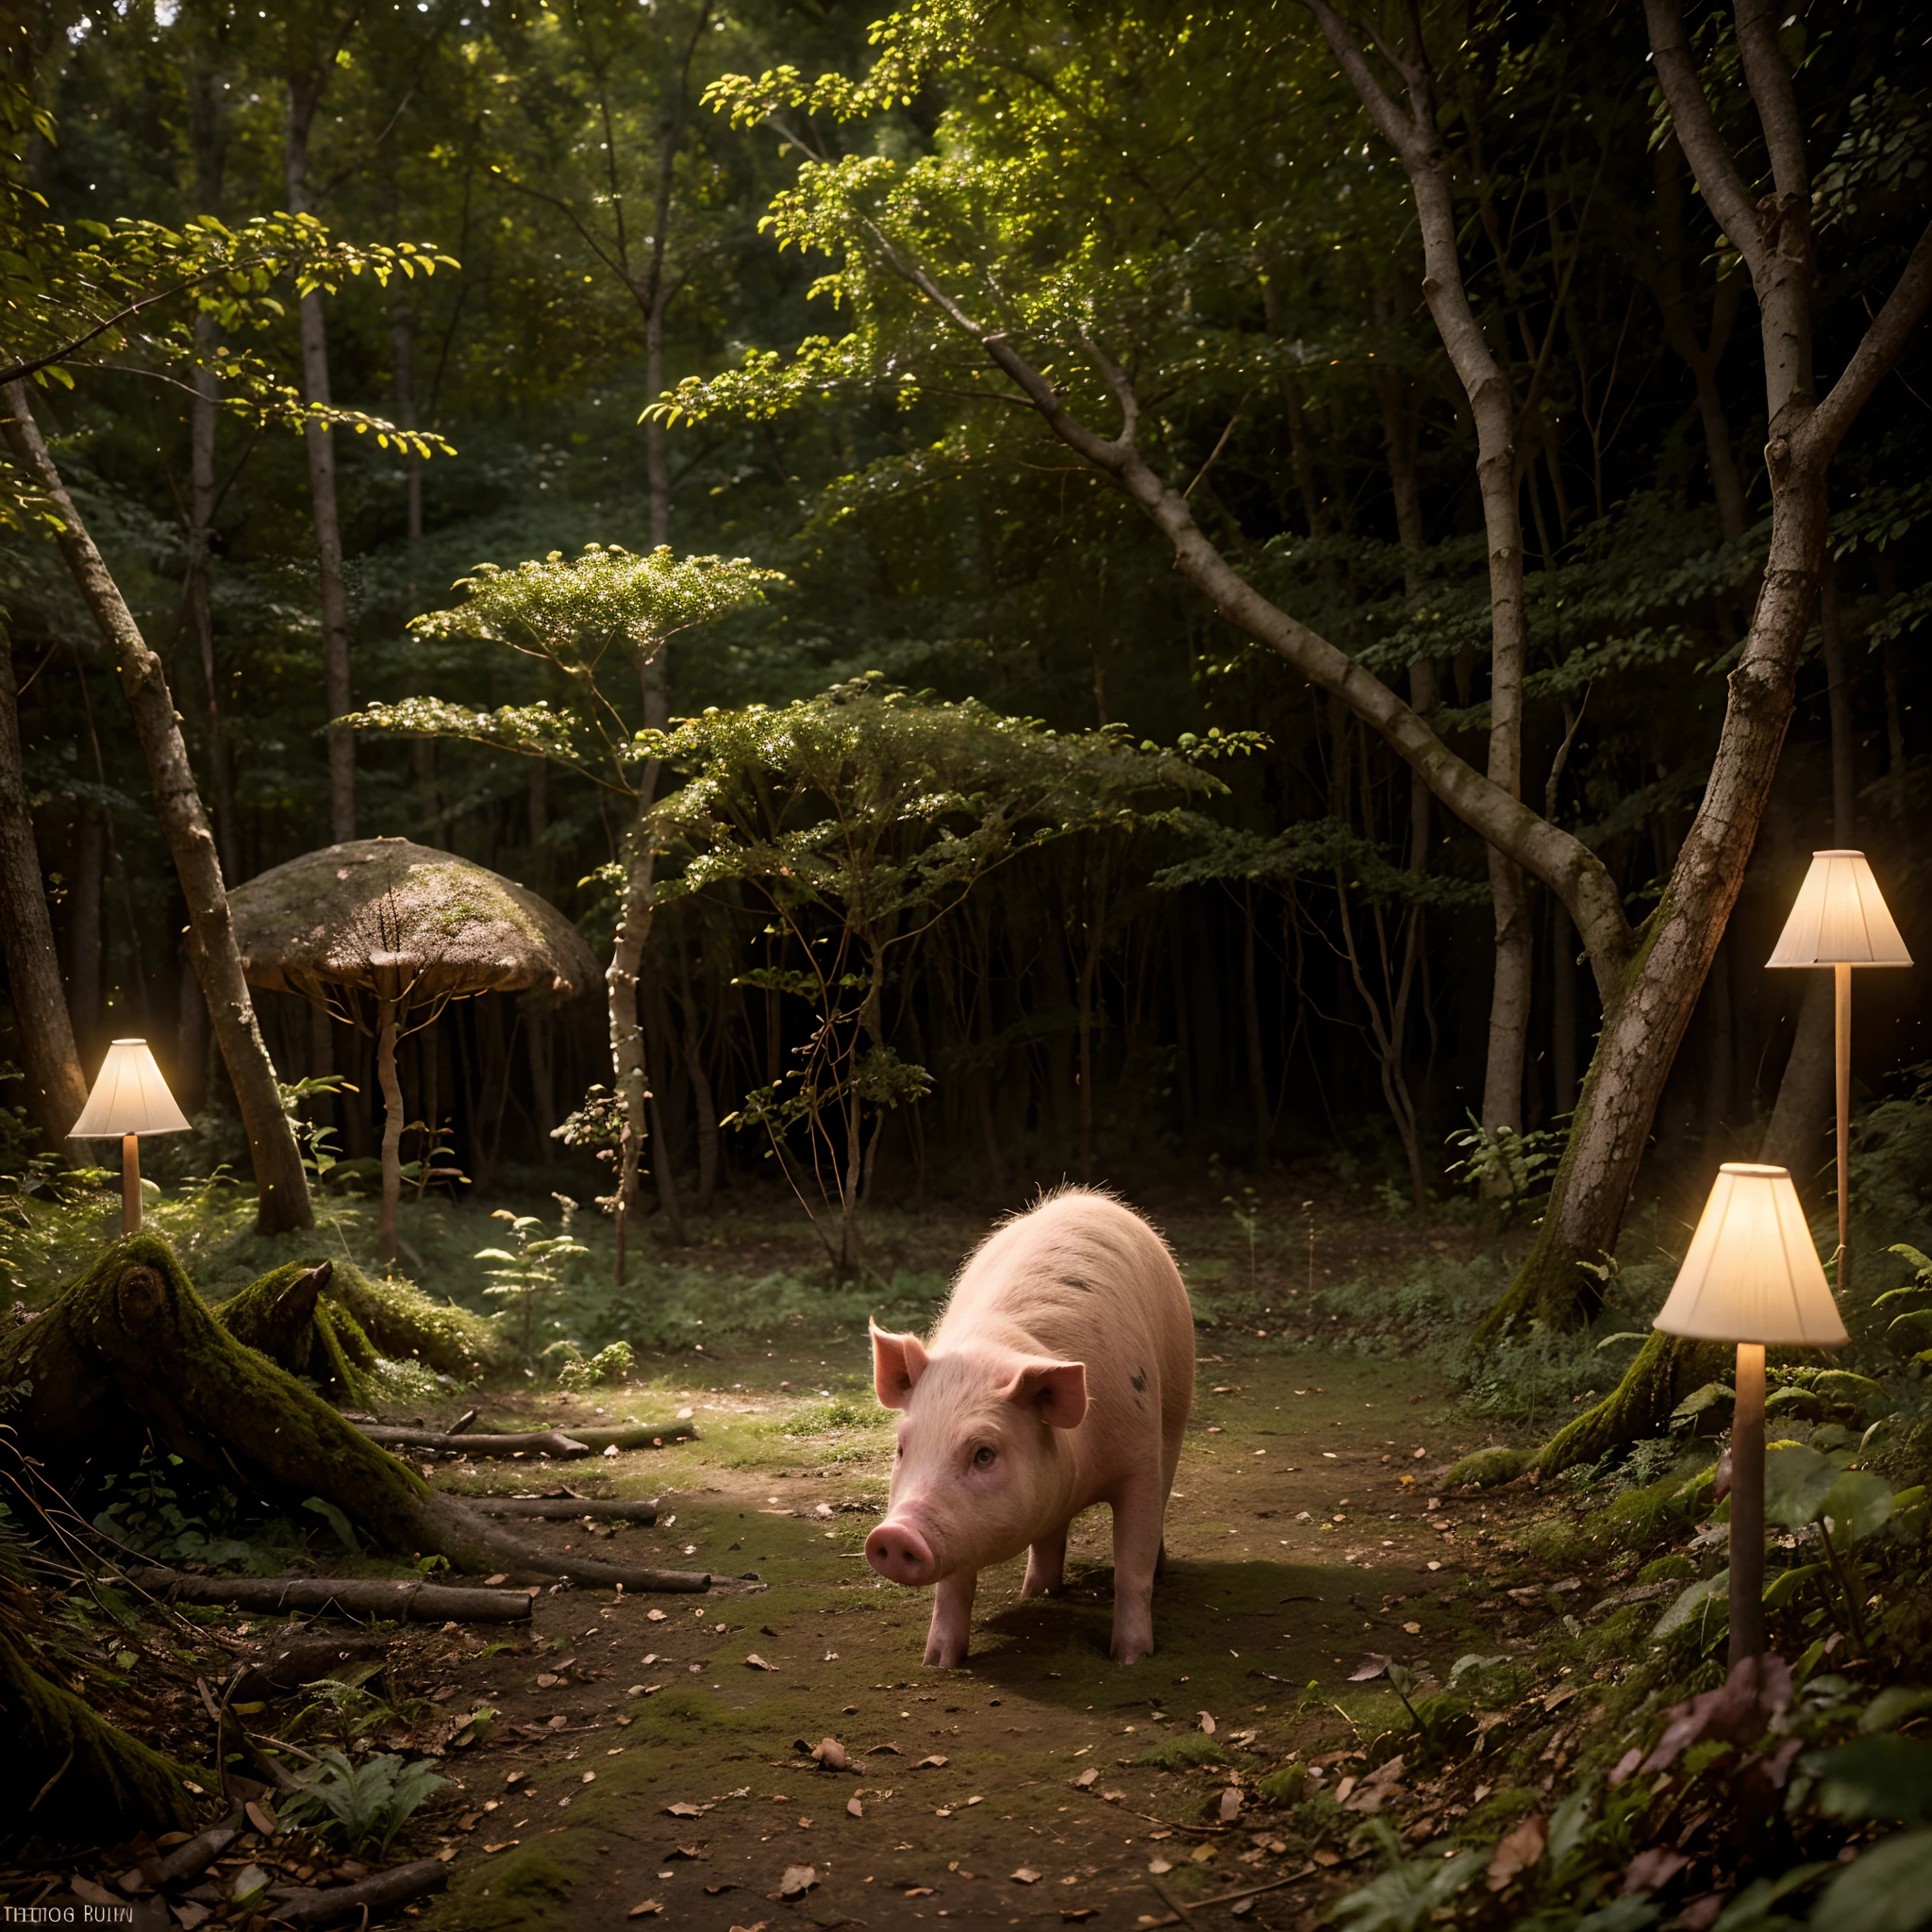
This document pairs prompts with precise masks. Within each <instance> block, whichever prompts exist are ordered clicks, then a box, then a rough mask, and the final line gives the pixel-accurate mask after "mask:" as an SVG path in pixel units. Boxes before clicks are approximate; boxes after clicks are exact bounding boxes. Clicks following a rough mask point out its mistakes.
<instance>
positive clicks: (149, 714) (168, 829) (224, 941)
mask: <svg viewBox="0 0 1932 1932" xmlns="http://www.w3.org/2000/svg"><path fill="white" fill-rule="evenodd" d="M0 398H4V400H5V402H6V404H7V408H8V423H7V425H6V430H7V441H8V446H9V447H10V448H11V449H12V451H13V454H14V457H15V458H16V459H17V460H18V461H19V463H20V464H21V466H22V468H23V469H25V471H26V472H27V474H28V475H30V476H32V477H33V479H34V481H35V482H36V483H37V484H38V485H39V486H40V488H41V489H42V491H45V493H46V495H47V498H48V500H49V501H50V502H51V503H52V505H53V507H54V510H55V513H56V515H58V517H59V519H60V523H61V529H60V533H59V539H58V541H59V544H60V551H61V555H62V556H63V557H64V558H66V561H67V567H68V570H69V572H70V573H71V574H72V575H73V577H74V581H75V587H76V588H77V589H78V590H79V591H80V593H81V596H82V598H83V599H84V600H85V601H86V603H87V606H88V608H89V610H90V611H91V612H92V616H93V620H94V625H95V626H96V628H97V629H98V630H99V632H100V634H101V639H102V641H103V642H104V643H105V644H106V645H107V647H108V652H109V654H110V657H109V661H110V662H113V663H116V664H117V665H118V666H119V669H120V673H121V689H122V690H123V691H124V692H125V693H126V697H127V702H128V706H129V708H130V709H131V710H132V711H133V713H134V723H135V728H136V730H137V731H138V732H139V734H140V737H141V747H142V752H143V754H144V755H145V757H146V759H147V769H148V777H149V780H150V782H151V783H152V785H153V787H154V794H155V816H156V818H157V820H158V823H159V824H160V828H161V834H162V836H163V837H164V838H165V839H166V840H167V841H168V850H169V852H170V854H171V855H172V856H173V858H174V860H175V872H176V874H178V875H179V877H180V881H181V891H182V894H183V896H184V897H185V898H186V900H187V902H188V957H189V959H190V961H191V962H192V965H193V967H194V974H195V977H196V978H197V979H199V980H200V982H201V990H202V995H203V997H204V998H205V999H206V1000H207V1001H208V1016H209V1018H210V1019H211V1021H212V1022H213V1024H214V1029H215V1038H216V1041H218V1042H219V1044H220V1046H221V1049H222V1058H223V1060H224V1062H225V1064H226V1066H227V1069H228V1078H229V1079H230V1080H231V1081H232V1082H233V1083H234V1088H235V1097H236V1100H237V1101H238V1102H239V1103H240V1106H241V1109H242V1126H243V1127H244V1129H245V1130H246V1132H247V1135H248V1147H249V1153H250V1156H251V1158H252V1159H253V1162H254V1167H255V1184H256V1190H257V1209H256V1226H257V1228H258V1230H259V1231H260V1232H261V1233H263V1234H283V1233H286V1232H287V1231H288V1230H290V1229H291V1228H298V1227H310V1226H313V1225H314V1215H313V1213H312V1211H311V1209H310V1208H309V1203H308V1176H307V1175H306V1174H304V1172H303V1169H302V1156H301V1152H300V1150H299V1149H298V1148H297V1146H296V1144H295V1135H294V1130H293V1129H292V1127H291V1125H290V1124H289V1119H288V1116H287V1115H286V1114H285V1113H284V1112H283V1110H282V1100H281V1094H280V1092H279V1091H277V1089H276V1086H275V1068H274V1066H273V1065H272V1064H271V1062H270V1060H269V1057H268V1048H267V1047H266V1046H265V1045H264V1044H263V1043H262V1038H261V1028H260V1026H259V1024H258V1022H257V1020H256V1015H255V1002H254V1000H253V998H252V997H251V996H250V994H249V991H248V981H247V979H246V978H245V976H244V975H243V974H242V955H241V953H240V951H239V950H238V949H237V947H236V944H235V928H234V925H233V924H232V922H231V921H230V919H229V916H228V895H227V891H226V890H225V887H224V885H223V882H222V864H221V859H220V858H219V857H218V856H217V855H216V852H215V842H214V840H213V838H212V836H211V835H210V834H209V831H208V817H207V814H206V813H205V812H204V811H203V810H202V808H201V795H200V793H199V792H198V791H196V790H195V785H194V773H193V771H192V768H191V766H190V764H189V761H188V747H187V746H186V744H185V743H183V741H182V738H181V724H180V720H179V718H178V717H177V715H176V713H175V701H174V698H173V696H172V695H171V694H170V692H169V690H168V682H167V679H166V677H165V676H164V675H162V671H161V662H160V659H159V658H157V657H156V656H155V654H154V653H153V652H152V651H151V650H149V649H148V647H147V643H146V641H145V640H144V639H143V638H142V634H141V629H140V626H139V625H137V624H136V623H135V621H134V617H133V614H132V613H131V612H130V611H129V610H128V608H127V606H126V604H125V602H124V601H123V599H122V596H121V591H120V588H119V586H117V585H116V583H115V582H114V579H113V577H112V575H110V574H109V572H108V566H107V565H106V563H104V562H103V561H102V559H101V554H100V552H99V551H98V550H96V549H95V548H94V544H93V540H92V538H91V537H90V536H89V535H88V533H87V527H86V525H84V524H83V523H82V522H81V520H80V512H79V511H78V510H76V509H75V507H74V500H73V498H72V497H70V496H69V495H68V493H67V487H66V485H65V484H64V483H62V482H61V480H60V473H59V471H58V469H56V468H55V466H54V459H53V458H52V457H51V456H50V455H49V454H48V452H47V445H46V443H45V442H44V441H42V437H41V432H40V429H39V426H38V425H36V424H35V422H34V419H33V413H32V411H31V409H30V408H28V405H27V397H26V390H25V385H24V384H22V383H17V382H16V383H9V384H8V385H7V387H6V388H5V390H4V391H0ZM49 951H50V955H51V947H50V948H49Z"/></svg>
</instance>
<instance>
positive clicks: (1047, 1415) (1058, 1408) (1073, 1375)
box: [1003, 1359, 1087, 1429]
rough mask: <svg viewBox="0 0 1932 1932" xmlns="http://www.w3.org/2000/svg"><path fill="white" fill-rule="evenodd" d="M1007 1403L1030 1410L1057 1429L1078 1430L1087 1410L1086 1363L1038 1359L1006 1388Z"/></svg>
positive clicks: (1028, 1363)
mask: <svg viewBox="0 0 1932 1932" xmlns="http://www.w3.org/2000/svg"><path fill="white" fill-rule="evenodd" d="M1003 1392H1004V1394H1005V1396H1006V1398H1007V1400H1008V1402H1017V1403H1018V1404H1020V1406H1021V1407H1023V1408H1029V1409H1031V1410H1032V1411H1033V1412H1034V1413H1035V1414H1036V1415H1038V1416H1039V1418H1040V1420H1041V1422H1043V1423H1045V1424H1048V1425H1049V1426H1050V1427H1052V1428H1056V1429H1077V1428H1078V1427H1079V1426H1080V1421H1081V1418H1082V1417H1083V1416H1085V1415H1086V1413H1087V1364H1086V1363H1085V1362H1053V1361H1047V1360H1044V1359H1035V1360H1031V1361H1028V1362H1025V1363H1024V1364H1023V1365H1022V1367H1021V1370H1020V1373H1019V1374H1017V1375H1015V1376H1014V1377H1013V1379H1012V1380H1011V1381H1010V1382H1009V1383H1008V1384H1007V1387H1006V1389H1005V1391H1003Z"/></svg>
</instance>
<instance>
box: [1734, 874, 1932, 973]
mask: <svg viewBox="0 0 1932 1932" xmlns="http://www.w3.org/2000/svg"><path fill="white" fill-rule="evenodd" d="M1765 963H1766V964H1767V965H1771V966H1909V965H1910V964H1911V963H1912V956H1911V955H1910V954H1909V953H1908V952H1907V951H1906V942H1905V941H1904V940H1903V939H1902V938H1900V936H1899V929H1898V925H1897V923H1896V922H1895V921H1894V920H1893V918H1892V916H1891V912H1890V908H1888V907H1887V906H1886V903H1885V899H1884V895H1883V894H1882V893H1881V892H1880V891H1879V890H1878V881H1877V880H1876V879H1874V877H1873V876H1872V867H1871V864H1870V862H1869V861H1868V860H1867V859H1866V858H1865V855H1864V854H1863V853H1862V852H1814V853H1813V854H1812V855H1811V870H1810V871H1809V872H1807V874H1805V883H1804V884H1803V885H1802V886H1800V887H1799V888H1798V900H1797V904H1796V905H1794V906H1793V907H1792V908H1791V916H1790V918H1789V919H1788V920H1786V921H1785V929H1784V931H1783V932H1781V933H1780V934H1779V935H1778V940H1777V944H1776V945H1775V946H1774V947H1773V948H1772V954H1771V958H1769V959H1768V960H1767V961H1766V962H1765Z"/></svg>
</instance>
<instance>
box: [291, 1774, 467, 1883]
mask: <svg viewBox="0 0 1932 1932" xmlns="http://www.w3.org/2000/svg"><path fill="white" fill-rule="evenodd" d="M448 1782H449V1780H448V1779H447V1778H446V1777H443V1776H441V1774H439V1773H438V1771H437V1769H436V1765H435V1762H434V1760H433V1759H431V1758H427V1757H419V1758H417V1759H416V1760H415V1761H414V1762H413V1763H405V1762H404V1761H403V1759H402V1758H400V1757H393V1756H391V1754H390V1753H388V1752H386V1751H378V1752H377V1753H375V1756H374V1757H365V1758H364V1759H363V1760H362V1762H361V1763H360V1764H355V1763H352V1762H351V1761H350V1760H349V1758H348V1757H345V1756H344V1755H343V1754H342V1753H341V1752H340V1751H325V1752H323V1753H322V1754H321V1755H320V1756H319V1757H318V1758H317V1760H316V1770H315V1773H314V1774H313V1775H312V1776H311V1777H310V1778H308V1779H307V1780H305V1782H304V1787H303V1789H302V1790H299V1791H297V1792H295V1793H294V1794H293V1795H292V1796H291V1797H288V1798H286V1799H285V1800H284V1801H283V1804H282V1819H283V1822H284V1823H285V1824H308V1825H312V1826H313V1827H314V1828H315V1829H316V1830H317V1831H319V1832H321V1833H322V1834H324V1836H325V1837H329V1838H333V1839H335V1840H337V1841H338V1842H339V1843H341V1844H342V1845H344V1846H346V1847H347V1849H348V1850H350V1851H352V1852H373V1853H374V1854H375V1856H376V1857H382V1856H383V1855H384V1854H386V1853H387V1852H388V1850H389V1848H390V1845H391V1842H392V1841H393V1840H394V1838H395V1835H396V1833H397V1832H398V1831H400V1830H401V1829H402V1827H403V1824H404V1823H405V1822H406V1821H407V1820H408V1817H409V1815H410V1813H411V1812H413V1811H414V1810H416V1809H417V1807H419V1806H421V1805H422V1803H423V1802H424V1800H425V1799H426V1798H427V1797H428V1796H429V1795H430V1793H431V1792H433V1791H436V1790H441V1788H442V1787H443V1786H444V1785H446V1784H447V1783H448Z"/></svg>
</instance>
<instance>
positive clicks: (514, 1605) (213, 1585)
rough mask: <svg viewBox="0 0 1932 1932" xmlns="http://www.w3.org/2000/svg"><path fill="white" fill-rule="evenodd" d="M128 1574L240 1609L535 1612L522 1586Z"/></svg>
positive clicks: (184, 1598) (505, 1615)
mask: <svg viewBox="0 0 1932 1932" xmlns="http://www.w3.org/2000/svg"><path fill="white" fill-rule="evenodd" d="M124 1574H125V1576H126V1578H127V1581H128V1582H129V1583H131V1584H133V1585H134V1586H135V1587H136V1588H137V1589H138V1590H146V1591H154V1592H156V1593H157V1594H166V1595H167V1596H169V1597H172V1598H174V1599H175V1600H177V1601H179V1602H182V1603H191V1604H225V1605H227V1606H228V1607H230V1608H232V1609H238V1610H269V1611H275V1610H334V1611H336V1612H338V1613H339V1614H341V1615H342V1616H361V1617H383V1618H393V1619H397V1620H405V1619H406V1620H408V1622H411V1623H417V1624H448V1623H458V1624H522V1623H527V1622H528V1621H529V1616H530V1599H529V1596H528V1594H527V1593H526V1592H525V1591H521V1590H483V1589H480V1588H479V1589H459V1588H456V1587H453V1586H452V1585H449V1584H444V1583H404V1582H394V1581H391V1580H388V1579H385V1578H381V1577H362V1576H336V1577H331V1576H186V1575H183V1574H181V1572H179V1571H178V1570H163V1569H159V1568H155V1569H148V1568H141V1567H135V1568H129V1569H128V1570H126V1571H125V1573H124Z"/></svg>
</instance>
